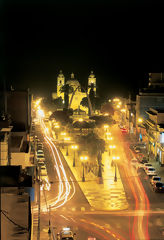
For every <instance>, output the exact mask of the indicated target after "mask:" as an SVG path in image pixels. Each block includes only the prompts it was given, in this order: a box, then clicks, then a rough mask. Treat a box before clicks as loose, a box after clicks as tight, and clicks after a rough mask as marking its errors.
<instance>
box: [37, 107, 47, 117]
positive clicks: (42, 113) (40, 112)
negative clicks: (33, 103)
mask: <svg viewBox="0 0 164 240" xmlns="http://www.w3.org/2000/svg"><path fill="white" fill-rule="evenodd" d="M37 113H38V116H39V117H41V118H44V117H45V114H44V111H43V110H42V109H38V111H37Z"/></svg>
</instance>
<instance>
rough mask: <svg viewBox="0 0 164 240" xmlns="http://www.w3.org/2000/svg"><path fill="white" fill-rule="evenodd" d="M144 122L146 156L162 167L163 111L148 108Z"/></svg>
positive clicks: (163, 156) (163, 153)
mask: <svg viewBox="0 0 164 240" xmlns="http://www.w3.org/2000/svg"><path fill="white" fill-rule="evenodd" d="M147 114H148V116H149V118H148V119H147V120H146V122H145V128H146V136H147V146H148V155H149V156H150V157H152V158H153V159H154V161H158V162H159V164H160V165H164V110H160V109H153V108H150V109H149V111H147Z"/></svg>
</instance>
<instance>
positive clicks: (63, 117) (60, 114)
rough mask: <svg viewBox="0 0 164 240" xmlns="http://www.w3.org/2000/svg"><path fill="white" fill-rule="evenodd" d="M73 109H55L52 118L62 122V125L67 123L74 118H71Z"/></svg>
mask: <svg viewBox="0 0 164 240" xmlns="http://www.w3.org/2000/svg"><path fill="white" fill-rule="evenodd" d="M70 115H71V111H55V112H53V113H52V115H51V116H50V120H52V119H55V120H56V121H57V122H60V123H61V124H62V125H66V124H68V123H71V122H72V119H70V118H69V116H70Z"/></svg>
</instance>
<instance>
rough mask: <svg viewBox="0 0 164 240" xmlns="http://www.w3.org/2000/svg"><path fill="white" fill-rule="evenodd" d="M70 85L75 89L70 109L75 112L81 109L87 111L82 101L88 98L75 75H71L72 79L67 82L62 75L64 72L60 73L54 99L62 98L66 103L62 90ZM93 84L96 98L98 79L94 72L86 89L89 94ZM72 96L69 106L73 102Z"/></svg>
mask: <svg viewBox="0 0 164 240" xmlns="http://www.w3.org/2000/svg"><path fill="white" fill-rule="evenodd" d="M65 84H68V85H69V86H71V87H72V88H73V90H74V91H75V90H76V91H75V92H74V97H73V99H72V102H71V106H70V108H72V109H73V110H76V109H81V110H83V111H87V109H86V108H85V107H83V106H82V105H80V102H81V100H82V99H83V98H84V97H87V96H86V93H85V91H84V89H83V88H81V85H80V83H79V81H78V80H77V79H76V78H75V76H74V73H72V74H71V76H70V79H68V80H67V81H66V80H65V77H64V74H63V73H62V71H60V73H59V75H58V77H57V93H56V94H53V95H52V97H53V98H59V97H61V98H62V99H63V101H64V93H63V92H61V91H60V90H61V88H62V87H63V86H64V85H65ZM91 84H93V85H94V92H95V96H96V77H95V75H94V74H93V71H91V74H90V75H89V77H88V89H86V91H87V92H88V94H89V91H90V88H89V86H90V85H91ZM71 96H72V93H71V94H69V104H70V100H71Z"/></svg>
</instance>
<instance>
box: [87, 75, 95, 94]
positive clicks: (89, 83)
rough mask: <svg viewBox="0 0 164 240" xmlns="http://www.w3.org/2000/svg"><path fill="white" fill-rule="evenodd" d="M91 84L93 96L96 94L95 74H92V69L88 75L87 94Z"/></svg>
mask: <svg viewBox="0 0 164 240" xmlns="http://www.w3.org/2000/svg"><path fill="white" fill-rule="evenodd" d="M91 84H93V85H94V89H93V90H94V92H95V96H96V78H95V75H94V74H93V71H91V74H90V75H89V77H88V94H89V91H90V88H89V86H91Z"/></svg>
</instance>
